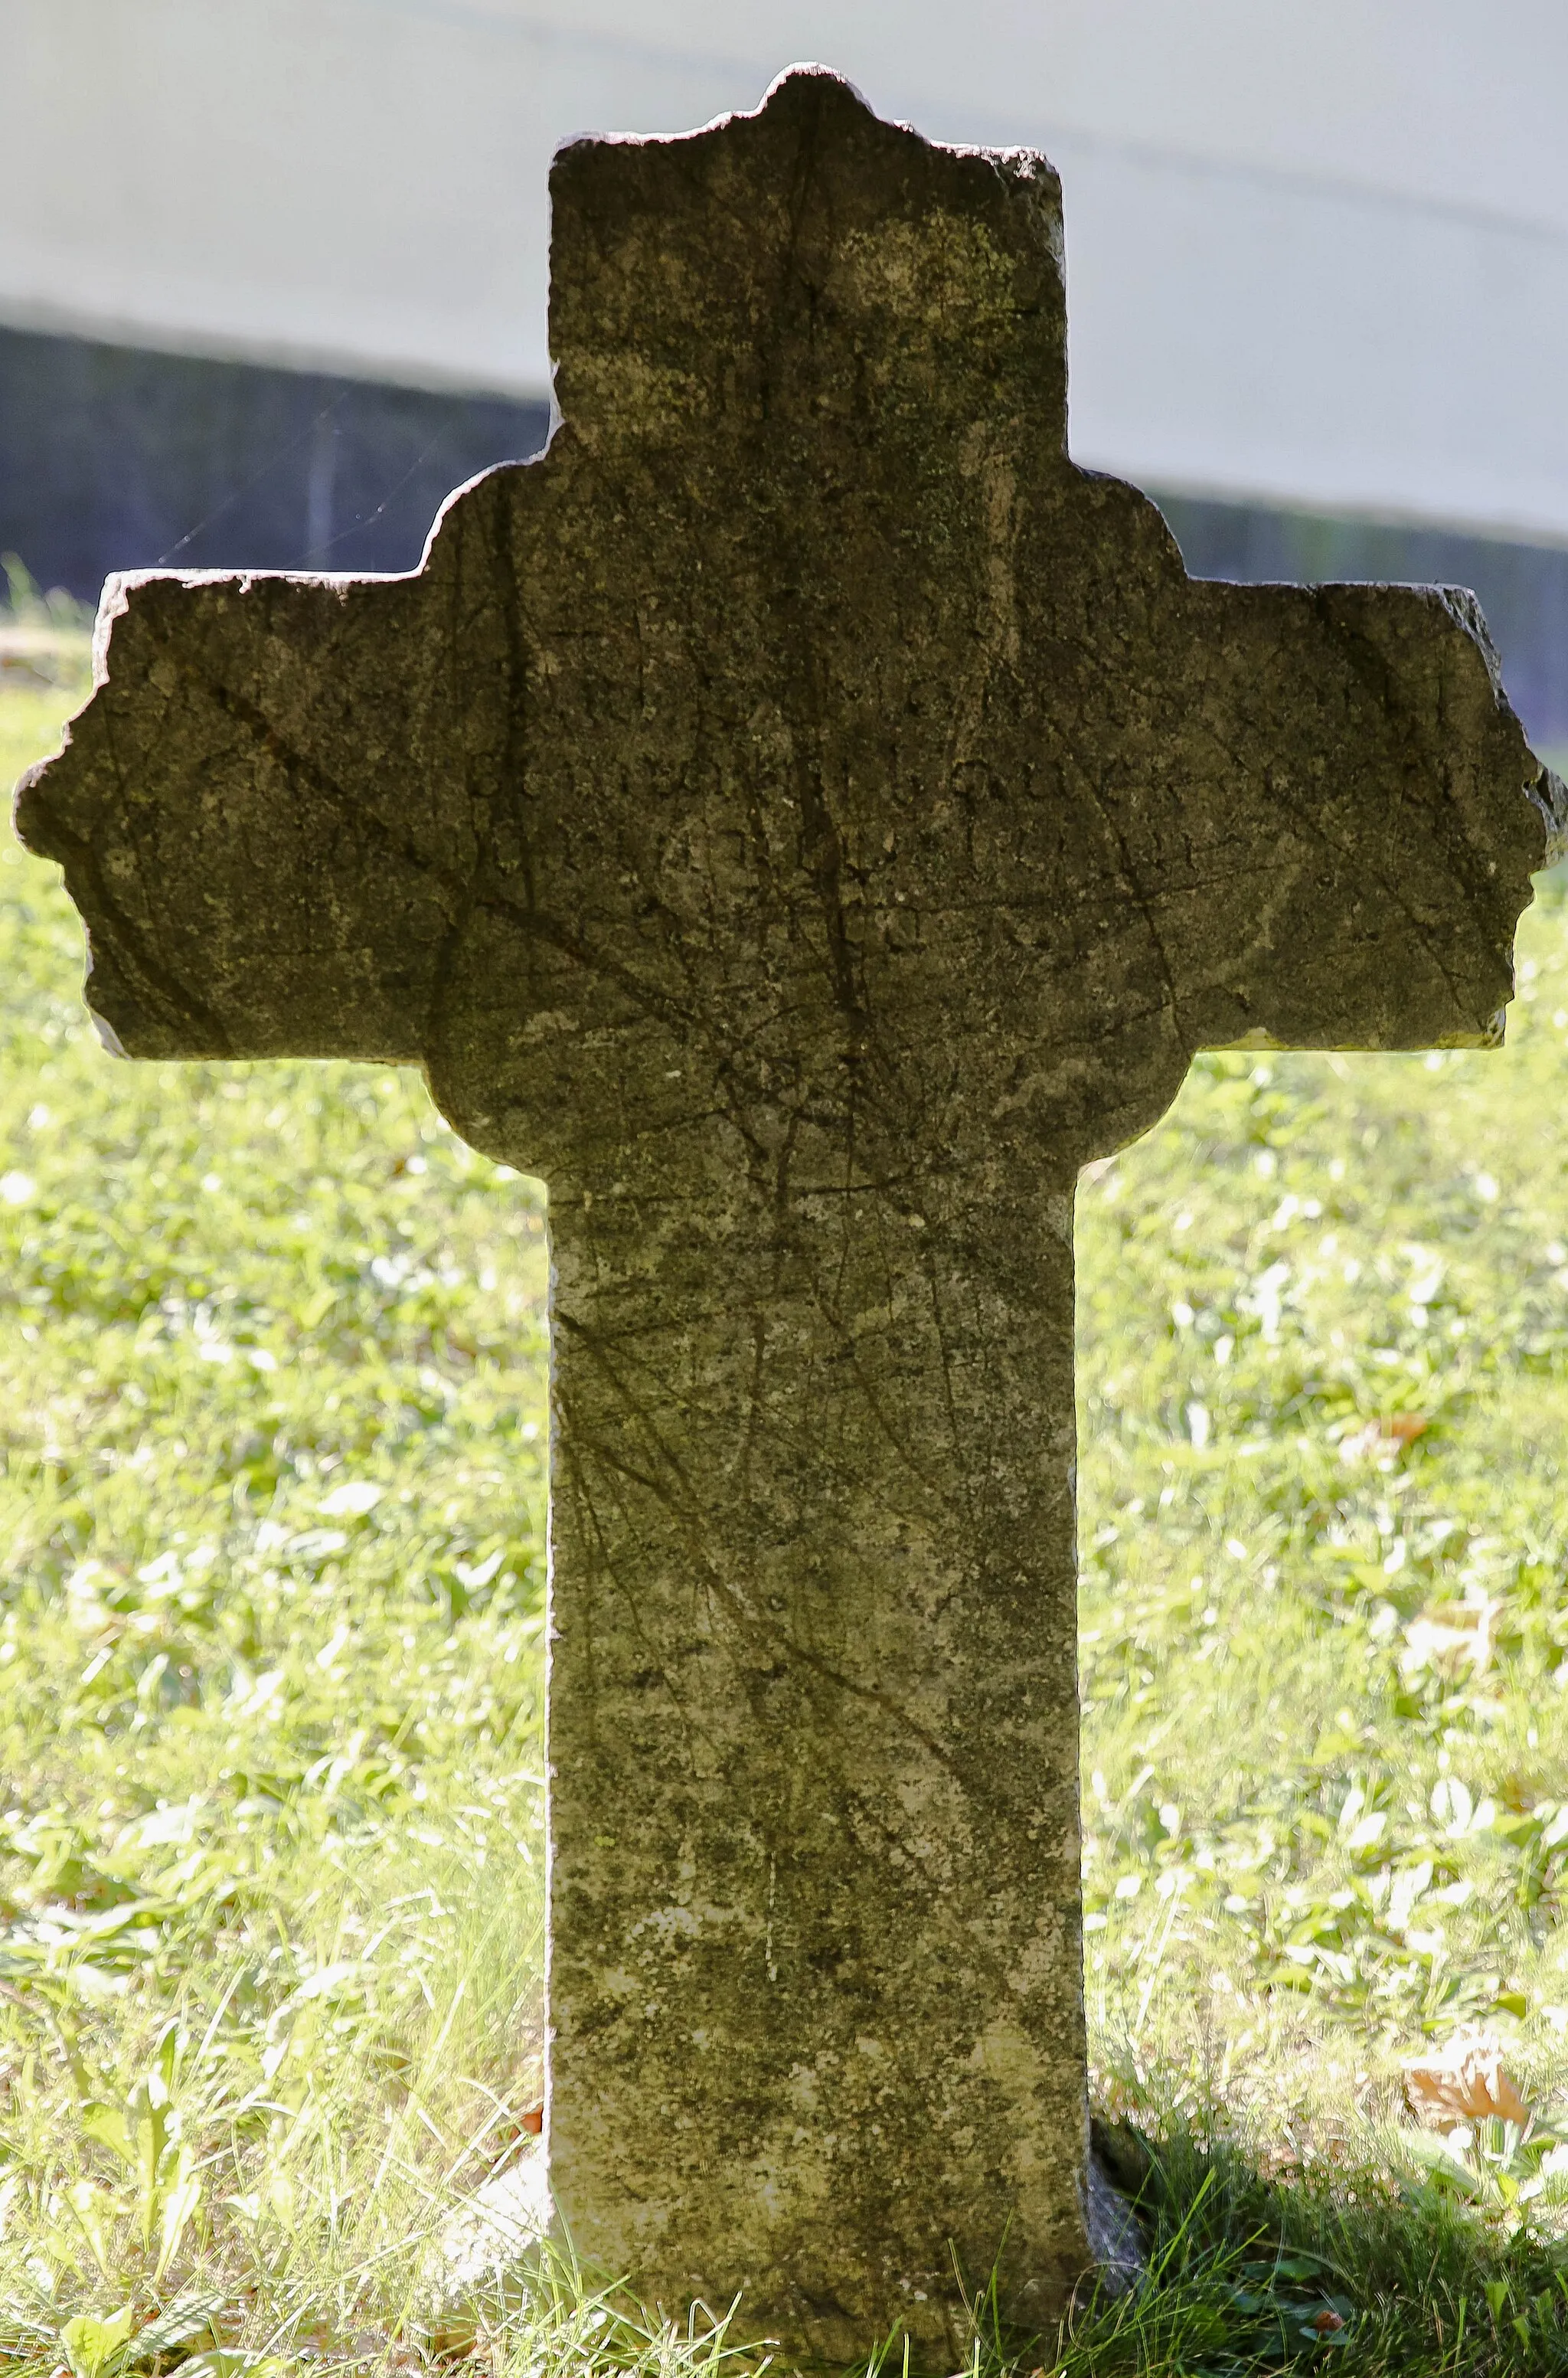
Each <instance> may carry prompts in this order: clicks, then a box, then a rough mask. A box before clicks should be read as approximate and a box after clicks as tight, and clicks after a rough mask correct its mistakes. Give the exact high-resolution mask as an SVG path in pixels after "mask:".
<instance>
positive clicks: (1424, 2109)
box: [1405, 2029, 1531, 2130]
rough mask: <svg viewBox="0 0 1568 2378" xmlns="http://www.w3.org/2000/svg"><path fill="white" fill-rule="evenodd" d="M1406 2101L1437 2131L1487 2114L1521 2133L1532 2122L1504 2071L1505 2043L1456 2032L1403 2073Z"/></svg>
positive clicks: (1482, 2035) (1475, 2033) (1487, 2035)
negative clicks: (1516, 2128)
mask: <svg viewBox="0 0 1568 2378" xmlns="http://www.w3.org/2000/svg"><path fill="white" fill-rule="evenodd" d="M1405 2095H1406V2099H1407V2100H1408V2102H1409V2107H1410V2111H1411V2112H1412V2113H1413V2114H1415V2115H1416V2116H1417V2117H1418V2119H1419V2120H1421V2121H1423V2122H1425V2123H1426V2124H1427V2125H1428V2127H1429V2128H1430V2129H1434V2130H1442V2129H1446V2128H1449V2127H1451V2126H1452V2125H1453V2124H1454V2123H1455V2122H1479V2121H1484V2120H1486V2118H1487V2116H1488V2115H1489V2114H1496V2115H1499V2116H1500V2117H1501V2118H1502V2120H1503V2121H1505V2122H1516V2123H1517V2124H1518V2126H1519V2128H1520V2129H1521V2130H1524V2129H1525V2128H1526V2126H1527V2125H1528V2123H1529V2121H1530V2120H1531V2115H1530V2108H1529V2107H1528V2106H1526V2103H1525V2100H1524V2098H1523V2097H1522V2096H1520V2094H1519V2086H1518V2084H1517V2083H1516V2082H1515V2080H1514V2076H1513V2074H1512V2073H1511V2072H1507V2071H1506V2070H1505V2068H1504V2066H1503V2062H1502V2041H1501V2040H1499V2039H1497V2038H1495V2037H1493V2036H1492V2035H1491V2034H1490V2032H1484V2031H1471V2030H1467V2029H1466V2030H1461V2031H1456V2032H1455V2033H1454V2036H1453V2037H1452V2038H1451V2039H1450V2040H1448V2041H1447V2042H1446V2044H1445V2045H1444V2046H1443V2047H1442V2048H1438V2049H1435V2050H1434V2051H1433V2053H1432V2054H1431V2055H1430V2056H1420V2057H1416V2058H1413V2059H1412V2060H1411V2061H1410V2062H1409V2063H1408V2064H1406V2067H1405Z"/></svg>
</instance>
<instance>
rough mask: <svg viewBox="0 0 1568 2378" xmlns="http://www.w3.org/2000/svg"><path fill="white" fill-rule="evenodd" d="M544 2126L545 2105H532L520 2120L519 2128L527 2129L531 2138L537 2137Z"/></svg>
mask: <svg viewBox="0 0 1568 2378" xmlns="http://www.w3.org/2000/svg"><path fill="white" fill-rule="evenodd" d="M544 2127H545V2108H544V2107H543V2106H530V2107H529V2108H527V2110H526V2111H525V2112H524V2113H523V2114H522V2115H521V2118H520V2119H519V2121H518V2128H519V2130H520V2131H526V2132H527V2133H528V2135H529V2137H530V2138H531V2139H536V2138H537V2137H538V2136H539V2133H540V2132H541V2131H542V2130H543V2129H544Z"/></svg>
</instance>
